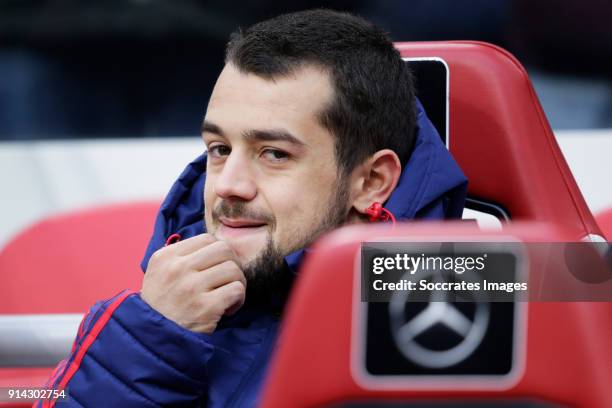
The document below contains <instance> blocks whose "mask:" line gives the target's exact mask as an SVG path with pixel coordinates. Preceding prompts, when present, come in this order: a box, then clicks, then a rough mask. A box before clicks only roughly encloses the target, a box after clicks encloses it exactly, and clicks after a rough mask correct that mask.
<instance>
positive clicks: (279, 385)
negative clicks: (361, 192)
mask: <svg viewBox="0 0 612 408" xmlns="http://www.w3.org/2000/svg"><path fill="white" fill-rule="evenodd" d="M573 235H574V231H564V230H561V229H557V228H553V227H551V226H546V225H543V224H532V223H527V224H525V223H516V224H512V225H510V226H508V227H507V228H506V229H504V230H503V231H492V232H484V231H479V230H478V229H475V228H473V227H470V226H468V225H459V224H450V223H447V224H426V223H420V224H411V225H405V226H400V227H398V228H396V229H395V230H393V229H390V228H388V227H386V226H359V227H349V228H344V229H342V230H339V231H336V232H334V233H332V234H330V235H328V236H327V237H325V238H324V239H323V240H321V241H319V242H318V243H317V245H316V247H315V248H314V249H313V251H312V254H311V255H310V256H309V257H308V258H307V259H306V263H305V265H304V267H303V268H302V270H301V272H300V275H299V277H298V281H297V283H296V286H295V288H294V291H293V293H292V296H291V299H290V303H289V305H288V308H287V310H286V312H285V315H284V317H283V321H284V326H283V328H282V331H281V334H280V337H279V340H278V348H277V350H276V354H275V356H274V359H273V361H272V365H271V367H270V370H269V375H268V377H267V383H266V388H265V391H264V394H263V399H262V407H265V408H277V407H295V408H305V407H327V406H330V407H331V406H333V407H340V406H342V407H372V408H373V407H386V406H394V407H395V406H415V407H417V406H418V407H430V406H431V407H447V408H450V407H457V408H458V407H468V406H477V407H518V406H529V407H560V406H575V407H610V406H612V394H611V393H610V386H609V385H610V384H611V383H612V352H611V351H610V347H609V345H610V343H612V325H610V322H609V319H610V316H612V303H606V302H591V303H586V302H529V303H527V302H517V303H516V304H517V305H519V307H524V308H525V309H524V314H523V318H522V319H521V320H517V322H519V323H517V324H516V325H515V326H514V327H515V329H514V330H515V333H518V334H517V340H516V343H515V345H514V347H515V348H514V352H513V353H514V355H513V357H512V358H513V359H515V360H516V371H515V372H514V375H512V376H511V378H510V379H509V381H506V379H501V380H500V379H496V378H488V377H487V376H480V377H478V376H477V377H476V378H470V376H469V375H467V376H464V377H460V376H457V375H455V376H454V377H453V379H452V380H441V379H440V378H435V377H431V376H430V377H427V376H423V377H419V376H418V375H412V377H411V378H410V379H405V378H403V379H402V378H400V379H398V378H390V377H393V376H389V377H387V378H382V379H381V378H376V380H378V381H374V380H372V381H370V380H369V379H368V378H367V377H366V376H364V375H363V374H362V373H363V371H362V369H360V367H363V364H362V363H360V361H364V360H365V358H364V357H363V353H364V351H363V350H364V348H365V347H364V346H363V345H362V346H360V344H363V342H364V340H362V339H363V337H362V336H363V333H364V329H363V327H364V325H365V322H366V321H370V320H368V319H367V318H364V315H363V312H360V310H362V309H363V307H364V303H361V302H360V300H361V299H360V290H359V286H358V285H359V267H358V266H357V267H356V266H355V265H359V264H358V263H357V264H356V263H355V262H356V261H355V260H356V257H357V256H358V254H359V251H360V244H361V242H367V241H370V240H372V238H373V237H376V240H377V241H378V240H380V241H387V242H391V241H394V240H397V239H401V238H404V239H405V238H407V237H408V238H409V237H418V240H419V242H428V241H432V242H438V241H448V240H451V241H452V240H453V238H452V237H457V238H456V240H457V241H461V240H465V241H473V242H477V243H478V242H483V241H490V240H493V241H494V240H498V241H501V242H504V241H506V240H508V238H509V237H512V239H516V240H520V241H521V242H567V241H571V239H572V237H573ZM532 259H533V257H531V258H529V262H532ZM534 269H537V268H533V267H532V268H531V269H530V270H531V271H533V270H534ZM530 275H533V274H530ZM536 275H537V274H536ZM553 278H554V276H553ZM529 279H530V285H531V280H532V276H530V278H529ZM534 280H535V281H537V279H534ZM570 282H573V281H570ZM608 286H609V285H608ZM510 305H512V304H510ZM379 317H380V316H379ZM368 324H372V325H373V327H374V336H376V337H381V336H385V333H384V330H382V329H381V327H384V326H381V325H380V323H379V320H376V321H375V322H374V323H368ZM496 325H497V326H496V329H493V332H492V333H494V335H498V336H499V333H498V332H497V330H498V329H499V326H498V325H499V322H496ZM503 340H504V339H503V338H498V339H497V340H494V341H493V345H494V347H493V349H492V350H490V351H489V355H488V358H492V357H494V356H495V355H497V354H498V353H502V343H503ZM360 342H361V343H360ZM498 343H499V346H498ZM497 347H499V349H497ZM378 351H379V354H384V353H390V352H391V350H390V349H389V348H387V347H385V348H382V349H381V350H378ZM487 363H488V360H485V364H487ZM483 377H487V378H483ZM491 377H494V376H491ZM462 381H463V382H462ZM393 403H395V404H397V405H393ZM360 404H363V405H360ZM412 404H414V405H412ZM438 404H439V405H438Z"/></svg>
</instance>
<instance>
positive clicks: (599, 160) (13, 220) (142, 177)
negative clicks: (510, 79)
mask: <svg viewBox="0 0 612 408" xmlns="http://www.w3.org/2000/svg"><path fill="white" fill-rule="evenodd" d="M556 135H557V140H558V142H559V145H560V146H561V149H562V151H563V154H564V155H565V157H566V159H567V161H568V163H569V165H570V168H571V169H572V172H573V173H574V177H575V178H576V180H577V182H578V185H579V186H580V188H581V190H582V192H583V194H584V196H585V197H586V200H587V203H588V204H589V207H590V208H591V210H592V211H593V212H594V213H597V212H599V211H601V210H603V209H605V208H608V207H612V181H610V176H611V175H612V130H603V131H600V130H588V131H557V132H556ZM203 149H204V144H203V143H202V141H201V139H199V138H197V137H193V138H173V139H127V140H126V139H122V140H96V141H72V140H71V141H45V142H2V143H0V247H1V246H2V245H3V244H4V243H6V242H7V240H9V239H10V238H11V237H12V236H13V235H14V234H16V233H17V232H18V231H20V230H21V229H23V228H25V227H26V226H28V225H29V224H31V223H33V222H35V221H37V220H39V219H42V218H44V217H46V216H48V215H51V214H55V213H59V212H64V211H69V210H72V209H76V208H82V207H88V206H93V205H99V204H105V203H112V202H121V201H126V200H139V199H161V198H163V196H164V195H165V194H166V192H167V191H168V189H169V188H170V186H171V184H172V182H173V181H174V180H175V179H176V177H177V176H178V175H179V174H180V172H181V171H182V170H183V168H184V167H185V165H186V164H187V163H189V162H190V161H191V160H192V159H194V158H195V157H197V156H198V155H199V154H200V153H201V152H202V151H203Z"/></svg>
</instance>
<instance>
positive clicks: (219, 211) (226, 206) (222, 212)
mask: <svg viewBox="0 0 612 408" xmlns="http://www.w3.org/2000/svg"><path fill="white" fill-rule="evenodd" d="M212 217H213V219H214V220H216V221H219V218H220V217H227V218H246V219H250V220H257V221H261V222H262V223H266V224H269V225H271V226H274V224H275V223H276V219H275V218H274V216H272V215H271V214H268V213H264V212H262V211H258V210H254V209H252V208H248V207H247V203H246V202H244V201H236V202H228V201H221V203H219V205H217V206H216V207H215V208H213V210H212Z"/></svg>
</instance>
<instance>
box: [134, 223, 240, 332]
mask: <svg viewBox="0 0 612 408" xmlns="http://www.w3.org/2000/svg"><path fill="white" fill-rule="evenodd" d="M238 265H239V264H238V260H237V257H236V254H235V253H234V251H233V250H232V248H231V247H230V246H229V245H228V244H227V243H226V242H225V241H219V240H217V239H216V238H215V237H214V236H212V235H210V234H201V235H197V236H195V237H193V238H189V239H186V240H184V241H181V242H178V243H176V244H172V245H169V246H166V247H164V248H161V249H159V250H158V251H156V252H155V253H154V254H153V255H152V256H151V259H149V264H148V265H147V272H146V273H145V276H144V280H143V282H142V289H141V293H140V296H141V298H142V300H144V301H145V302H146V303H147V304H149V306H151V307H152V308H153V309H155V310H157V311H158V312H159V313H161V314H162V315H164V316H165V317H166V318H168V319H170V320H172V321H174V322H175V323H177V324H178V325H180V326H182V327H184V328H186V329H189V330H191V331H194V332H199V333H208V334H211V333H212V332H213V331H214V330H215V329H216V327H217V323H218V322H219V320H220V319H221V317H222V316H223V315H224V314H232V313H235V312H236V311H237V310H238V309H239V308H240V307H241V306H242V305H243V304H244V297H245V292H246V279H245V277H244V273H243V272H242V269H240V267H239V266H238Z"/></svg>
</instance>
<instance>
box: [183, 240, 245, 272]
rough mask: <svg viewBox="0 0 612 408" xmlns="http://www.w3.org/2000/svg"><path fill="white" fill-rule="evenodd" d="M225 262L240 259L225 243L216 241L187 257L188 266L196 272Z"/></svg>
mask: <svg viewBox="0 0 612 408" xmlns="http://www.w3.org/2000/svg"><path fill="white" fill-rule="evenodd" d="M225 261H235V262H236V263H238V257H237V256H236V253H235V252H234V250H233V249H232V247H231V246H230V245H229V244H228V243H227V242H225V241H216V242H213V243H211V244H209V245H207V246H205V247H202V248H199V249H198V250H197V251H194V252H192V253H190V254H188V255H186V262H187V265H188V266H189V267H190V268H191V269H194V270H196V271H204V270H207V269H209V268H211V267H213V266H215V265H218V264H221V263H223V262H225Z"/></svg>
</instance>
